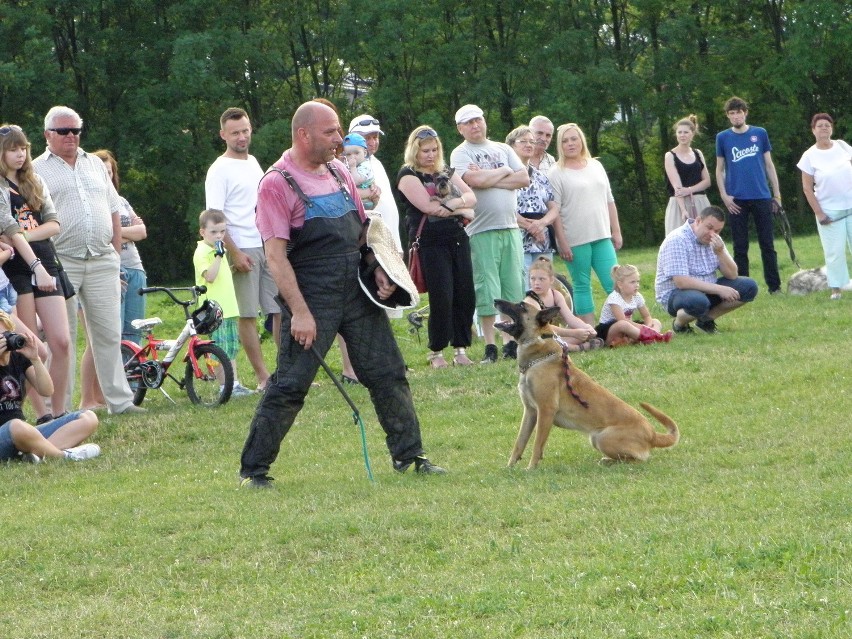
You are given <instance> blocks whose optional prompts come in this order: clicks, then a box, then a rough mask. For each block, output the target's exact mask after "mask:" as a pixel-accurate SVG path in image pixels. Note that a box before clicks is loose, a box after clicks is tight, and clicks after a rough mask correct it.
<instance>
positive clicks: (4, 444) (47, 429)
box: [0, 410, 83, 461]
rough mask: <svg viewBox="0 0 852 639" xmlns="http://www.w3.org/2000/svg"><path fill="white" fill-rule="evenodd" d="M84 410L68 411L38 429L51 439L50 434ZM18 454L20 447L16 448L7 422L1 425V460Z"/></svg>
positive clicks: (12, 457) (6, 459) (37, 427)
mask: <svg viewBox="0 0 852 639" xmlns="http://www.w3.org/2000/svg"><path fill="white" fill-rule="evenodd" d="M82 412H83V411H79V410H78V411H74V412H73V413H66V414H65V415H63V416H62V417H57V418H56V419H54V420H53V421H50V422H47V423H46V424H42V425H41V426H36V429H37V430H38V432H40V433H41V434H42V435H43V436H44V438H45V439H50V436H51V435H53V433H55V432H56V431H58V430H59V429H60V428H62V427H63V426H65V425H66V424H69V423H70V422H73V421H74V420H75V419H77V418H78V417H80V414H81V413H82ZM9 421H12V420H9ZM22 421H25V420H22ZM17 455H18V449H17V448H15V444H14V442H12V433H11V432H9V422H6V423H5V424H3V425H2V426H0V461H9V460H10V459H14V458H15V457H17Z"/></svg>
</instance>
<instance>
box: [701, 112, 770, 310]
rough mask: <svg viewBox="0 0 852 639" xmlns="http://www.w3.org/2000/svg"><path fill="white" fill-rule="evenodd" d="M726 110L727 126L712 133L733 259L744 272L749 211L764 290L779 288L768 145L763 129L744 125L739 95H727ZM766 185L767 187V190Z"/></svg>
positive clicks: (744, 115) (747, 267)
mask: <svg viewBox="0 0 852 639" xmlns="http://www.w3.org/2000/svg"><path fill="white" fill-rule="evenodd" d="M725 114H726V115H727V116H728V120H729V121H730V123H731V128H730V129H725V130H724V131H722V132H721V133H719V134H718V135H717V136H716V184H717V185H718V187H719V195H721V196H722V202H723V203H724V205H725V207H726V208H727V209H728V211H729V212H730V214H731V216H730V224H731V235H732V237H733V244H734V261H735V262H736V264H737V268H738V270H739V274H740V275H741V276H748V274H749V263H748V246H749V242H748V218H749V215H751V216H752V217H753V218H754V226H755V228H756V230H757V243H758V245H759V246H760V255H761V257H762V259H763V278H764V280H766V286H767V287H768V288H769V293H770V294H772V293H778V292H779V291H780V290H781V277H780V276H779V274H778V255H777V254H776V252H775V236H774V232H773V220H772V198H773V197H774V198H775V199H776V200H777V201H778V203H779V204H780V203H781V190H780V188H779V186H778V174H777V173H776V172H775V165H774V164H773V163H772V154H771V151H772V145H771V144H770V143H769V136H768V135H767V133H766V130H765V129H763V128H761V127H759V126H750V125H748V124H746V117H747V116H748V104H746V102H745V100H743V99H742V98H738V97H736V96H735V97H732V98H731V99H729V100H728V101H727V102H726V103H725ZM767 180H768V184H767ZM769 185H771V186H772V193H771V194H770V191H769Z"/></svg>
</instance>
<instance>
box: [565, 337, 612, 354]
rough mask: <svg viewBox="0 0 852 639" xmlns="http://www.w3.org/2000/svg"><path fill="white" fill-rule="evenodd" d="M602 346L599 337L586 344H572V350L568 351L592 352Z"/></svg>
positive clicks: (602, 343)
mask: <svg viewBox="0 0 852 639" xmlns="http://www.w3.org/2000/svg"><path fill="white" fill-rule="evenodd" d="M603 345H604V341H603V340H602V339H601V338H600V337H593V338H592V339H590V340H589V341H588V342H583V343H582V344H574V348H569V349H568V350H569V351H573V352H575V353H576V352H580V351H593V350H595V349H598V348H601V347H602V346H603Z"/></svg>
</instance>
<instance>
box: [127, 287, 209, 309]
mask: <svg viewBox="0 0 852 639" xmlns="http://www.w3.org/2000/svg"><path fill="white" fill-rule="evenodd" d="M172 291H191V292H192V299H191V300H189V301H182V300H179V299H178V298H177V297H175V294H174V293H173V292H172ZM206 292H207V287H206V286H180V287H176V288H167V287H165V286H147V287H145V288H140V289H139V290H138V291H137V293H138V294H139V295H147V294H148V293H165V294H166V295H168V296H169V297H171V298H172V300H174V302H175V304H180V305H181V306H189V305H190V304H194V303H195V300H196V297H197V296H198V295H203V294H204V293H206Z"/></svg>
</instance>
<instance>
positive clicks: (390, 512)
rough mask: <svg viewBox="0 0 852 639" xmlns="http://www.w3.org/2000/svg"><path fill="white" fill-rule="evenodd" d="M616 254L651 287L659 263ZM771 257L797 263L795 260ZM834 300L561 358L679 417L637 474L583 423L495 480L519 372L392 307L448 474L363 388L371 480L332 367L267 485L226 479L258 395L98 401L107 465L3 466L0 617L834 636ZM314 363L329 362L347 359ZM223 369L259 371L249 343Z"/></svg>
mask: <svg viewBox="0 0 852 639" xmlns="http://www.w3.org/2000/svg"><path fill="white" fill-rule="evenodd" d="M797 242H798V243H797V249H798V250H799V253H800V255H801V257H802V261H803V264H805V265H808V266H815V265H817V264H819V263H820V262H821V254H822V251H821V248H820V245H819V241H818V239H817V238H816V237H815V236H811V237H807V238H800V239H797ZM753 250H754V249H753ZM778 250H779V252H782V245H780V244H779V245H778ZM619 259H620V260H622V261H623V262H628V263H632V264H635V265H637V266H638V268H639V269H640V271H641V273H642V286H643V289H644V292H645V294H646V297H647V298H649V299H650V298H651V297H652V294H651V290H652V282H653V277H654V265H655V260H656V253H655V251H653V250H632V251H625V252H622V254H621V256H620V258H619ZM781 266H782V275H783V277H784V279H787V278H788V277H789V275H790V273H791V272H792V271H793V270H794V269H795V267H794V266H793V265H791V264H790V263H789V261H787V260H783V261H782V265H781ZM754 268H755V271H756V272H760V265H759V263H758V264H755V265H754ZM596 295H597V299H598V301H599V302H600V300H601V299H602V297H601V292H600V291H596ZM850 303H852V299H849V298H848V297H844V298H843V299H842V300H841V301H840V302H832V301H830V300H829V299H828V295H827V294H826V293H818V294H813V295H810V296H807V297H792V296H772V297H770V296H768V295H765V293H761V294H760V295H759V296H758V298H757V300H756V301H755V302H754V303H753V304H750V305H748V306H746V307H744V308H742V309H740V310H738V311H736V312H735V313H732V314H730V315H728V316H725V317H724V318H722V319H721V320H720V321H719V328H720V331H721V332H720V334H718V335H716V336H706V335H691V336H677V337H675V339H674V340H673V341H672V342H671V343H670V344H658V345H653V346H648V347H639V346H636V347H628V348H620V349H616V350H599V351H593V352H589V353H582V354H578V355H577V356H576V357H575V358H574V362H575V365H577V366H581V367H582V368H583V369H584V370H585V371H586V372H588V373H589V374H590V375H592V376H593V377H594V378H595V379H597V380H598V381H599V382H600V383H602V384H603V385H604V386H606V387H607V388H609V389H610V390H611V391H612V392H614V393H616V394H617V395H619V396H620V397H622V398H623V399H624V400H625V401H627V402H629V403H630V404H632V405H636V404H637V403H638V402H639V401H648V402H651V403H653V404H654V405H656V406H658V407H659V408H661V409H662V410H664V411H665V412H666V413H668V414H670V415H671V416H672V417H673V418H674V419H676V420H677V422H678V423H679V425H680V429H681V433H682V439H681V441H680V443H679V444H678V445H677V446H676V447H674V448H671V449H667V450H656V451H654V453H653V455H652V458H651V460H650V461H649V462H648V463H646V464H640V465H617V466H613V467H604V466H600V465H598V464H597V463H596V462H597V460H598V458H599V454H598V453H596V451H594V450H593V449H592V448H591V447H590V446H589V444H588V441H587V439H586V438H585V437H583V436H581V435H580V434H578V433H576V432H573V431H566V430H562V429H554V431H553V432H552V434H551V437H550V440H549V442H548V445H547V448H546V450H545V458H544V461H543V463H542V465H541V466H540V468H539V469H538V470H536V471H533V472H529V471H526V470H524V469H523V468H521V467H519V468H516V469H512V470H509V469H507V468H506V467H505V464H506V460H507V458H508V454H509V451H510V449H511V446H512V443H513V442H514V438H515V434H516V432H517V426H518V423H519V421H520V417H521V405H520V401H519V399H518V396H517V391H516V388H515V386H516V384H517V369H516V366H515V364H514V362H508V361H502V360H501V361H500V362H498V363H497V364H494V365H491V366H474V367H469V368H459V367H451V368H448V369H445V370H440V371H438V370H431V369H429V368H428V367H427V365H426V361H425V354H426V346H425V344H420V343H418V340H417V338H416V336H415V335H413V334H411V333H409V332H408V330H407V327H408V324H407V322H405V321H395V322H393V324H394V327H395V330H396V332H397V340H398V342H399V344H400V347H401V349H402V351H403V353H404V355H405V357H406V360H407V362H408V364H409V366H410V367H411V369H412V372H411V373H410V375H409V379H410V382H411V387H412V392H413V393H414V396H415V401H416V404H417V407H418V413H419V415H420V418H421V423H422V431H423V437H424V442H425V445H426V447H427V451H428V453H429V455H430V457H431V458H432V459H433V460H434V461H435V462H437V463H440V464H442V465H446V466H447V467H448V468H449V470H450V474H448V475H447V476H445V477H428V478H427V477H418V476H415V475H413V474H410V473H409V474H407V475H398V474H395V473H394V472H393V471H392V470H391V469H390V464H389V461H388V457H387V452H386V448H385V445H384V437H383V433H382V431H381V429H380V428H379V426H378V424H377V423H376V419H375V414H374V413H373V411H372V408H371V405H370V402H369V396H368V393H367V391H366V390H365V389H364V388H359V387H347V390H348V392H349V393H350V394H351V396H352V398H353V400H354V401H355V403H356V405H357V406H358V407H359V408H360V411H361V415H362V416H363V419H364V421H365V425H366V429H367V440H368V446H369V450H370V454H371V456H372V464H373V471H374V475H375V479H376V481H375V483H370V482H369V481H368V480H367V478H366V474H365V472H364V467H363V462H362V458H361V450H360V441H359V435H358V429H357V428H356V427H355V426H354V425H353V422H352V418H351V414H350V411H349V409H348V407H347V405H346V404H345V403H344V401H343V399H342V398H341V397H340V395H339V394H338V392H337V390H336V388H335V387H334V386H333V385H332V384H331V382H330V381H329V380H328V379H327V378H325V377H324V375H323V374H322V373H321V374H320V376H319V377H318V378H317V382H318V386H316V387H314V388H312V389H311V391H310V395H309V397H308V399H307V401H306V404H305V407H304V409H303V411H302V413H301V414H300V416H299V418H298V419H297V421H296V424H295V425H294V427H293V429H292V431H291V432H290V433H289V434H288V436H287V437H286V438H285V440H284V442H283V445H282V448H281V454H280V455H279V458H278V460H277V461H276V462H275V464H274V466H273V468H272V474H273V475H274V476H275V477H277V480H278V481H277V482H276V483H277V490H275V491H272V492H263V493H258V492H245V491H239V490H237V476H236V471H237V468H238V462H239V455H240V450H241V447H242V444H243V441H244V439H245V436H246V432H247V427H248V424H249V421H250V419H251V417H252V414H253V410H254V406H255V402H256V399H251V398H247V399H241V400H233V401H231V402H229V403H228V404H227V405H225V406H223V407H221V408H219V409H215V410H209V411H206V410H200V409H198V408H196V407H193V406H192V405H191V404H190V403H189V400H188V399H187V398H186V396H185V394H183V393H180V392H179V391H177V390H176V388H175V386H174V385H173V384H171V383H170V382H167V390H169V392H170V393H171V394H172V396H173V397H174V398H175V400H176V402H177V404H176V405H172V404H171V403H169V402H168V401H167V400H166V399H165V398H164V397H162V396H161V395H160V394H159V393H156V392H152V393H150V396H149V398H146V400H145V406H147V407H148V409H149V411H150V412H149V414H147V415H144V416H141V417H110V416H102V422H101V426H100V428H99V431H98V432H97V433H96V435H95V438H94V439H95V441H97V442H98V443H99V444H100V445H101V446H102V448H103V451H104V452H103V455H102V456H101V457H100V458H98V459H95V460H92V461H89V462H85V463H78V464H72V463H61V462H56V463H46V464H41V465H39V466H30V465H26V464H16V463H15V464H8V465H0V473H2V475H3V482H2V500H0V520H2V521H3V533H4V541H5V543H4V544H3V545H2V548H0V598H2V600H3V601H4V602H6V605H4V606H3V607H2V610H0V627H2V628H6V629H7V630H6V631H5V632H4V634H5V635H6V636H9V637H31V638H33V639H54V638H56V637H85V638H101V637H122V638H127V639H137V638H138V639H150V638H151V637H157V638H181V639H183V638H192V637H198V638H204V639H209V638H211V637H213V638H221V639H225V638H227V639H249V638H254V637H276V638H277V637H288V638H289V637H306V638H315V639H336V638H344V637H346V638H348V637H371V638H376V639H386V638H387V639H389V638H394V637H410V638H412V639H426V638H430V639H431V638H433V637H453V638H459V639H481V638H482V637H519V638H524V639H527V638H529V639H533V638H536V639H557V638H558V639H563V638H564V637H594V638H597V637H600V638H605V637H606V638H609V637H632V638H635V639H682V638H683V637H701V638H702V639H730V638H733V637H750V638H756V639H774V638H777V637H796V638H806V639H817V638H819V639H841V638H845V637H848V636H849V634H850V632H849V631H850V618H849V600H850V595H852V571H850V566H852V558H850V550H849V538H850V533H852V530H851V529H850V521H849V508H848V502H849V499H848V497H849V481H850V468H849V459H848V458H849V454H848V451H849V449H850V446H852V431H850V429H849V428H847V427H846V424H845V421H844V418H845V416H847V415H848V414H849V412H850V410H852V402H850V391H849V389H850V371H849V349H848V345H849V344H850V341H851V340H852V332H850V324H849V305H850ZM149 310H150V311H151V314H152V315H158V316H160V317H163V318H164V319H166V322H167V325H166V327H165V328H164V329H163V333H164V334H168V333H170V332H172V331H174V330H177V329H178V327H179V326H180V320H179V319H178V316H177V314H176V313H175V307H174V306H173V305H171V304H166V303H165V302H162V301H161V300H160V301H158V300H157V299H156V298H152V300H151V307H150V309H149ZM652 312H653V314H654V315H655V316H657V317H660V318H662V317H664V314H663V313H662V312H661V311H660V309H658V308H655V307H654V308H652ZM264 348H265V352H266V358H267V362H271V361H272V358H273V356H274V355H273V352H272V349H271V345H270V343H269V341H268V340H267V341H265V342H264ZM482 348H483V346H482V342H481V341H480V340H477V341H476V343H475V344H474V346H473V347H472V349H471V355H472V356H473V357H474V358H478V357H479V356H480V355H481V354H482ZM327 359H328V361H329V364H330V365H331V366H332V367H333V368H334V369H335V370H338V371H339V370H340V362H339V354H338V351H337V350H336V349H333V350H332V351H331V352H330V353H329V355H328V357H327ZM239 367H240V372H241V375H240V377H241V379H242V381H243V382H245V383H247V384H248V383H249V381H250V380H251V379H252V377H251V373H250V367H249V366H248V362H247V361H246V360H245V358H244V355H240V362H239ZM660 430H661V429H660ZM528 458H529V457H528V454H527V457H526V459H528ZM523 461H524V460H522V463H523Z"/></svg>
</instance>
